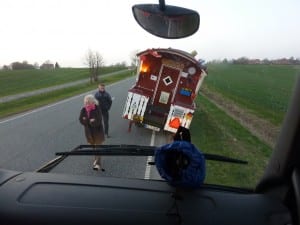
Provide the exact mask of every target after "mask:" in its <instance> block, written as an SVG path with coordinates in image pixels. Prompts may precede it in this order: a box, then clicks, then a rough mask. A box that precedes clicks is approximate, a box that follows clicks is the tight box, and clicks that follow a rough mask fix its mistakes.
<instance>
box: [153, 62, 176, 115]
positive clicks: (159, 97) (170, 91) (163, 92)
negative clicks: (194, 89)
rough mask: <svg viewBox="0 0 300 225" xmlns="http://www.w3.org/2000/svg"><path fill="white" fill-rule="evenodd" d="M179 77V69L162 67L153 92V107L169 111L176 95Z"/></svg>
mask: <svg viewBox="0 0 300 225" xmlns="http://www.w3.org/2000/svg"><path fill="white" fill-rule="evenodd" d="M179 77H180V69H178V68H173V67H169V66H166V65H162V69H161V72H160V76H159V80H158V82H157V85H156V88H155V92H154V97H153V99H154V100H153V105H155V106H159V107H160V108H162V109H165V110H166V111H169V109H170V104H171V102H172V100H173V99H174V94H175V93H176V88H177V85H178V81H179Z"/></svg>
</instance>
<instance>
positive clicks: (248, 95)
mask: <svg viewBox="0 0 300 225" xmlns="http://www.w3.org/2000/svg"><path fill="white" fill-rule="evenodd" d="M208 71H209V75H208V76H207V77H206V79H205V82H204V85H206V86H207V87H208V88H209V89H212V90H214V91H217V92H219V93H221V94H222V95H223V96H225V97H228V98H230V99H232V100H234V101H235V102H236V103H238V104H239V105H241V106H242V107H245V108H247V109H249V110H251V111H252V112H253V113H255V114H256V115H257V116H259V117H261V118H265V119H267V120H269V121H270V122H271V123H273V124H274V125H280V124H281V123H282V120H283V117H284V114H285V112H286V110H287V108H288V103H289V98H290V96H291V93H292V89H293V86H294V83H295V80H296V77H297V75H299V74H300V66H292V65H234V64H210V65H208Z"/></svg>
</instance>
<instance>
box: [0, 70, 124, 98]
mask: <svg viewBox="0 0 300 225" xmlns="http://www.w3.org/2000/svg"><path fill="white" fill-rule="evenodd" d="M124 69H125V68H119V67H104V68H102V69H101V71H100V72H101V75H105V74H108V73H111V72H116V71H120V70H124ZM88 78H89V69H88V68H61V69H55V70H38V69H32V70H9V71H2V70H0V97H2V96H8V95H13V94H18V93H24V92H27V91H32V90H36V89H41V88H47V87H51V86H55V85H59V84H64V83H69V82H72V81H77V80H82V79H88ZM99 78H101V76H99Z"/></svg>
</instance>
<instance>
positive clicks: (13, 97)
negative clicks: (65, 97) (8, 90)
mask: <svg viewBox="0 0 300 225" xmlns="http://www.w3.org/2000/svg"><path fill="white" fill-rule="evenodd" d="M124 71H128V70H127V69H125V70H120V71H116V72H112V73H107V74H104V75H102V76H101V77H107V76H113V75H116V74H119V73H122V72H124ZM89 81H90V79H89V78H87V79H82V80H77V81H73V82H70V83H65V84H60V85H56V86H52V87H48V88H43V89H39V90H35V91H29V92H24V93H20V94H16V95H9V96H4V97H1V98H0V103H4V102H9V101H12V100H16V99H20V98H25V97H30V96H34V95H38V94H42V93H47V92H51V91H55V90H59V89H62V88H67V87H72V86H76V85H78V84H82V83H85V82H89Z"/></svg>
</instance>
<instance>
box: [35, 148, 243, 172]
mask: <svg viewBox="0 0 300 225" xmlns="http://www.w3.org/2000/svg"><path fill="white" fill-rule="evenodd" d="M156 148H157V147H155V146H142V145H124V144H121V145H79V146H77V147H76V148H74V149H72V150H71V151H68V152H56V155H57V156H58V157H56V158H55V159H53V160H52V161H50V162H48V163H47V164H46V165H44V166H42V167H41V168H39V169H38V170H36V171H37V172H44V173H47V172H49V171H50V170H51V169H53V168H54V167H55V166H57V165H58V164H59V163H61V162H62V161H63V160H64V159H65V158H66V157H68V156H72V155H73V156H76V155H77V156H78V155H102V156H154V155H155V149H156ZM203 155H204V157H205V159H206V160H213V161H219V162H227V163H237V164H248V162H247V161H244V160H240V159H234V158H230V157H226V156H221V155H215V154H207V153H203ZM149 164H150V165H154V164H155V163H154V162H150V163H149Z"/></svg>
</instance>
